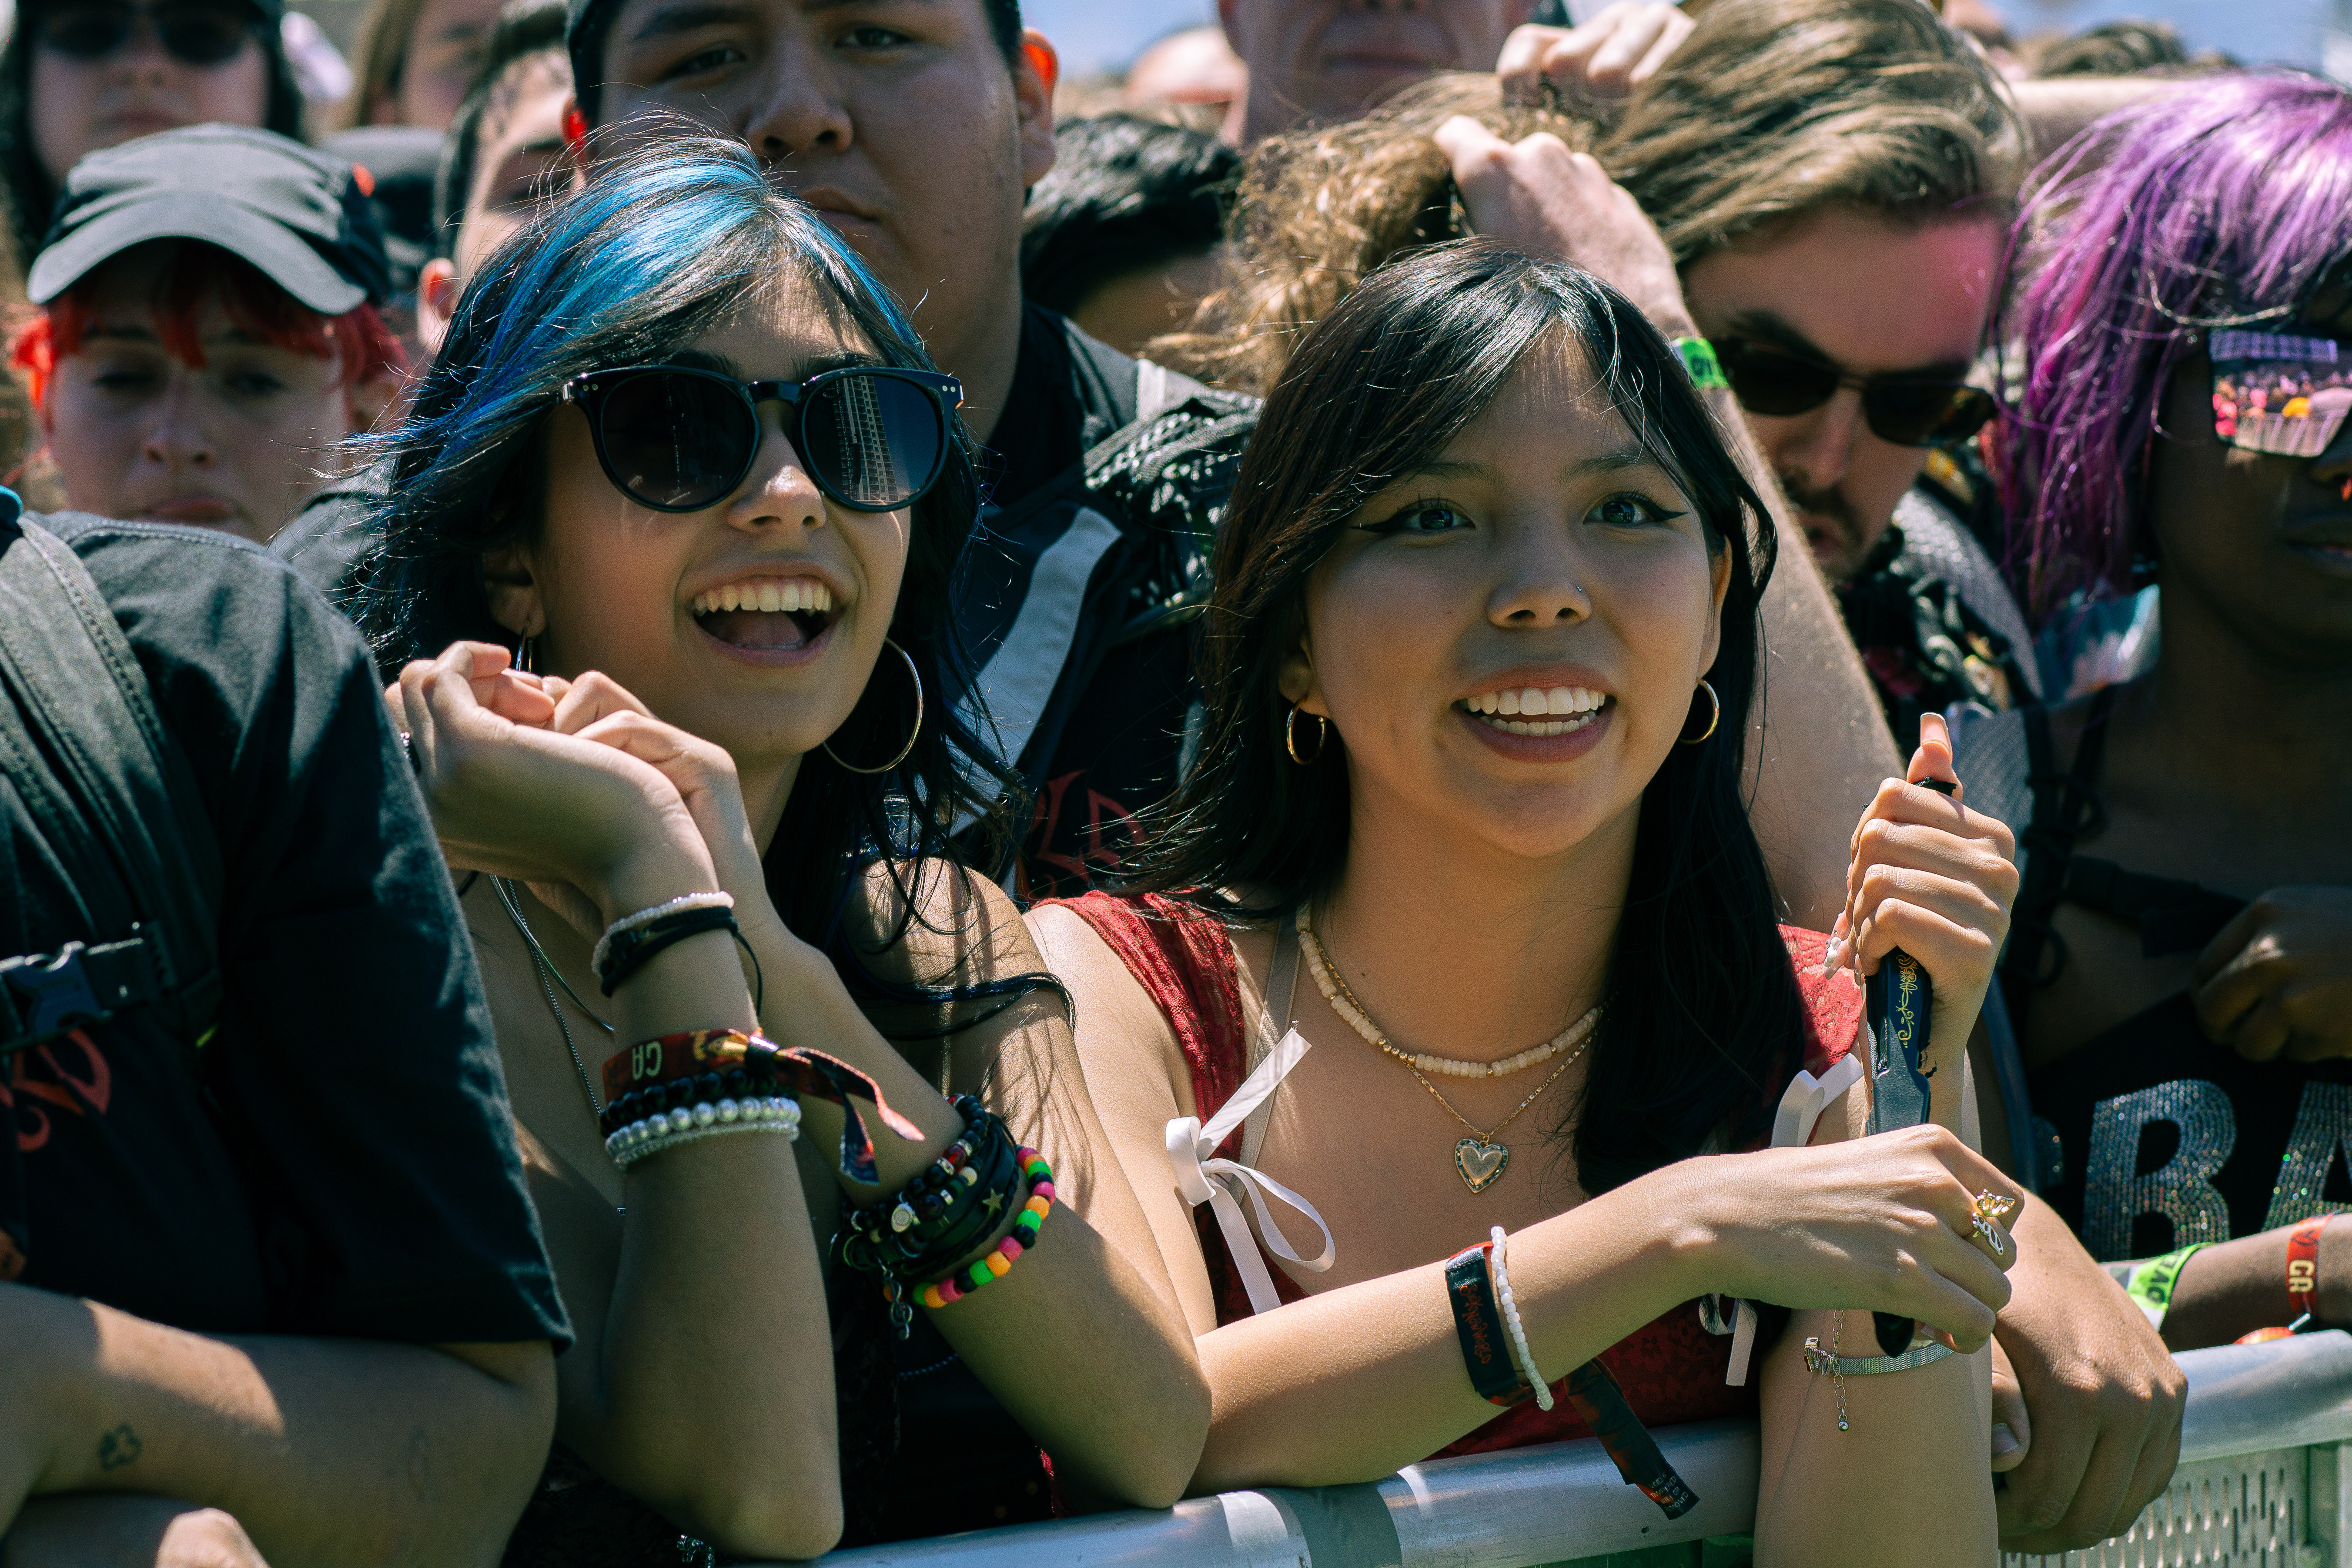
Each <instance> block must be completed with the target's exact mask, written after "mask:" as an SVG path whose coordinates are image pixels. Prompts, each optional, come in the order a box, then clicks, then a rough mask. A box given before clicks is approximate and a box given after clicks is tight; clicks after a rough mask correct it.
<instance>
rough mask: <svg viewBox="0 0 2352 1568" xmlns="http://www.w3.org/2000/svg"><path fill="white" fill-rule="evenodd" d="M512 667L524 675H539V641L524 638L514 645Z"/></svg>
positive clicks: (532, 638)
mask: <svg viewBox="0 0 2352 1568" xmlns="http://www.w3.org/2000/svg"><path fill="white" fill-rule="evenodd" d="M514 667H515V668H516V669H518V670H520V672H521V673H523V674H525V675H537V674H538V673H539V639H538V638H537V637H522V638H520V639H518V640H517V641H516V643H515V656H514Z"/></svg>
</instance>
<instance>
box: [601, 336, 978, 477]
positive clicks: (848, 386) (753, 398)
mask: <svg viewBox="0 0 2352 1568" xmlns="http://www.w3.org/2000/svg"><path fill="white" fill-rule="evenodd" d="M772 399H773V400H778V401H781V402H784V403H789V404H791V405H792V406H793V420H792V425H791V427H790V432H789V433H790V435H791V437H792V441H793V447H794V449H795V450H797V451H798V452H799V453H800V455H801V461H802V462H803V463H804V464H806V465H807V467H808V474H809V477H810V478H811V479H814V480H815V481H816V485H817V489H821V490H823V491H824V493H825V494H826V495H827V496H829V497H830V498H832V499H833V500H835V501H838V502H839V503H840V504H842V505H843V506H845V507H847V508H849V509H850V510H852V511H896V510H898V508H900V507H902V506H909V505H912V504H913V503H914V502H915V501H917V500H921V499H922V497H923V495H924V493H925V492H926V491H928V490H929V489H930V488H931V487H932V486H933V485H935V484H937V483H938V482H939V478H940V474H942V473H944V472H945V471H946V469H947V463H948V456H949V454H950V452H952V451H953V450H954V447H955V442H954V440H953V437H952V436H951V433H950V432H951V429H952V426H951V425H950V421H951V420H952V419H953V418H954V417H955V411H956V408H957V406H958V405H960V404H961V403H962V401H963V386H962V384H961V383H960V382H958V381H957V380H956V378H955V377H953V376H951V375H941V374H939V373H938V372H936V371H928V370H899V369H897V368H895V367H891V366H886V365H852V366H850V367H849V368H848V369H846V370H829V371H826V372H825V373H824V374H822V375H813V376H811V377H809V378H808V379H807V380H806V381H750V382H744V381H737V380H735V379H734V378H733V377H732V376H726V375H721V374H719V373H718V372H717V371H709V370H697V369H695V368H693V367H692V366H690V365H682V364H638V365H628V366H625V367H624V368H622V369H619V370H598V371H591V372H589V373H588V374H585V375H575V376H573V377H572V379H571V380H570V381H568V382H565V383H564V384H563V401H564V402H566V403H574V404H577V405H580V409H581V412H583V414H585V415H587V416H588V428H589V431H590V433H591V434H592V436H593V437H594V439H595V442H596V460H597V461H598V462H599V463H602V464H603V465H604V477H605V478H606V479H611V480H612V481H613V483H614V486H615V487H617V488H618V489H620V491H621V493H622V494H624V495H625V496H627V497H628V498H629V499H630V500H634V501H635V502H636V503H637V504H638V505H640V506H646V507H651V508H652V509H653V510H656V511H700V510H703V509H704V508H705V507H710V506H716V505H718V504H719V502H720V501H722V500H726V499H727V498H728V497H729V496H730V495H733V494H734V493H735V489H736V487H737V486H739V485H740V484H741V483H742V482H743V479H744V476H745V475H747V474H749V473H750V472H751V464H752V463H753V461H755V460H756V459H757V458H758V457H759V455H760V414H759V405H761V404H762V403H766V402H768V401H770V400H772Z"/></svg>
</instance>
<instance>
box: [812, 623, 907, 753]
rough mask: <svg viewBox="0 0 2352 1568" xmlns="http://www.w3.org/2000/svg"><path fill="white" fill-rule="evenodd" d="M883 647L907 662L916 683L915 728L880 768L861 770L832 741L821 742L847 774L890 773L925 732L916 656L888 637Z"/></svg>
mask: <svg viewBox="0 0 2352 1568" xmlns="http://www.w3.org/2000/svg"><path fill="white" fill-rule="evenodd" d="M882 646H883V647H887V648H888V649H889V650H890V651H891V652H893V653H895V654H897V655H898V657H899V658H903V659H905V660H906V661H907V679H909V680H911V681H913V682H914V683H915V728H914V730H913V731H911V732H909V733H908V736H907V743H906V744H905V745H903V746H901V747H899V748H898V755H897V756H895V757H893V758H891V759H890V760H889V761H888V762H887V763H883V764H882V765H881V766H880V767H878V768H861V767H858V766H856V765H855V764H854V763H845V762H842V760H841V753H840V752H836V751H835V750H834V749H833V742H831V741H824V742H819V746H820V749H822V750H823V751H824V754H825V755H826V756H828V757H831V758H832V759H833V760H834V762H835V763H838V764H839V765H840V766H841V767H842V768H844V769H845V770H846V771H847V772H850V773H888V772H889V771H890V770H891V769H892V768H895V767H897V766H898V764H899V763H903V762H905V761H906V760H907V758H908V756H909V755H910V754H911V753H912V752H914V750H915V738H916V736H918V735H920V734H921V733H922V732H923V672H922V671H921V670H919V669H917V668H915V656H914V655H913V654H911V653H908V651H907V650H906V649H905V648H902V647H899V646H898V644H897V643H895V642H893V641H891V640H890V639H889V638H888V637H884V638H883V639H882Z"/></svg>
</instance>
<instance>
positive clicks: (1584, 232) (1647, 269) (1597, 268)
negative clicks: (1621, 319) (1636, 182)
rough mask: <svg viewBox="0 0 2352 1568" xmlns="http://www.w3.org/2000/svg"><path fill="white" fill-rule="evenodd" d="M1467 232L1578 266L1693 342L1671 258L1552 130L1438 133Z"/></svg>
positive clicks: (1635, 212) (1465, 121) (1621, 194)
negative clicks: (1521, 137) (1512, 134)
mask: <svg viewBox="0 0 2352 1568" xmlns="http://www.w3.org/2000/svg"><path fill="white" fill-rule="evenodd" d="M1434 140H1435V141H1436V142H1437V145H1438V146H1439V148H1441V149H1442V150H1443V151H1444V153H1445V156H1446V157H1447V158H1448V159H1449V160H1450V161H1451V162H1452V163H1453V164H1454V184H1455V185H1456V186H1457V187H1459V188H1460V190H1461V192H1462V202H1463V205H1464V206H1465V208H1466V209H1467V210H1468V212H1469V215H1470V224H1471V226H1472V227H1474V228H1475V229H1476V230H1477V231H1478V232H1479V233H1480V234H1482V235H1486V236H1488V237H1491V238H1495V239H1499V240H1501V241H1503V242H1504V243H1505V244H1506V245H1511V246H1516V247H1517V248H1519V249H1521V250H1524V251H1526V252H1527V253H1528V255H1530V256H1534V257H1538V258H1543V259H1546V260H1559V261H1565V262H1567V263H1569V264H1570V266H1572V267H1580V268H1583V269H1584V270H1585V271H1587V272H1590V273H1591V274H1592V275H1593V276H1594V277H1596V278H1598V279H1601V281H1602V282H1604V283H1607V284H1610V285H1611V286H1612V287H1613V288H1614V289H1616V290H1617V291H1618V292H1619V293H1621V294H1622V295H1624V296H1625V297H1626V298H1627V299H1629V300H1633V303H1634V304H1635V305H1636V306H1638V307H1640V309H1641V311H1642V314H1643V315H1644V316H1646V317H1648V318H1649V320H1650V324H1651V325H1652V326H1654V327H1656V328H1657V329H1658V330H1659V331H1662V332H1664V333H1665V334H1666V335H1667V336H1668V337H1683V336H1696V335H1697V329H1696V328H1695V327H1693V326H1692V325H1691V321H1690V312H1689V310H1687V309H1686V308H1685V306H1684V304H1683V287H1682V280H1681V279H1680V278H1679V277H1677V276H1676V275H1675V258H1674V257H1673V256H1672V255H1671V254H1670V253H1669V252H1668V251H1667V249H1666V246H1665V242H1664V240H1662V239H1660V238H1659V237H1658V231H1657V229H1656V227H1655V226H1653V225H1652V224H1651V222H1650V220H1649V219H1648V218H1647V217H1645V216H1643V213H1642V209H1641V206H1640V205H1639V204H1637V203H1636V202H1635V201H1634V200H1633V194H1632V193H1631V192H1629V191H1627V190H1626V189H1625V187H1624V186H1622V185H1621V184H1617V182H1616V181H1614V180H1612V179H1611V178H1610V177H1609V174H1608V172H1607V171H1606V170H1604V169H1602V168H1601V165H1600V163H1597V162H1596V161H1595V160H1594V159H1593V158H1592V157H1591V155H1590V154H1588V153H1571V152H1570V151H1569V150H1568V144H1567V143H1566V142H1562V141H1561V140H1560V139H1559V137H1557V136H1554V135H1551V134H1550V133H1549V132H1538V133H1537V134H1535V135H1533V136H1530V137H1528V138H1527V139H1526V140H1525V141H1522V142H1506V141H1504V140H1503V139H1502V138H1501V137H1499V136H1497V135H1496V134H1495V133H1494V132H1491V131H1489V130H1487V129H1486V127H1485V126H1483V125H1481V124H1479V123H1478V122H1477V121H1475V120H1473V119H1471V118H1469V117H1468V116H1467V115H1461V114H1457V115H1455V116H1454V118H1453V119H1451V120H1449V121H1446V122H1445V123H1444V124H1443V125H1441V126H1439V127H1438V128H1437V132H1436V136H1435V138H1434Z"/></svg>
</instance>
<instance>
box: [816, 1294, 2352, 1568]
mask: <svg viewBox="0 0 2352 1568" xmlns="http://www.w3.org/2000/svg"><path fill="white" fill-rule="evenodd" d="M2179 1359H2180V1366H2181V1370H2182V1371H2183V1372H2184V1373H2187V1374H2188V1377H2189V1409H2188V1415H2187V1416H2186V1418H2185V1420H2184V1421H2183V1423H2182V1427H2181V1440H2180V1468H2179V1470H2178V1471H2177V1472H2176V1473H2175V1475H2174V1477H2173V1480H2172V1485H2171V1486H2170V1488H2169V1489H2168V1490H2167V1492H2166V1494H2165V1495H2164V1496H2163V1497H2162V1498H2159V1499H2158V1500H2156V1501H2155V1502H2153V1503H2151V1504H2150V1505H2149V1506H2148V1508H2147V1510H2146V1511H2145V1512H2144V1513H2142V1514H2141V1515H2140V1518H2139V1520H2138V1521H2137V1522H2136V1523H2135V1524H2134V1525H2133V1527H2132V1529H2131V1530H2130V1531H2127V1532H2126V1534H2124V1535H2122V1536H2118V1537H2116V1539H2115V1540H2113V1541H2109V1542H2104V1543H2102V1544H2101V1545H2098V1546H2095V1547H2092V1548H2090V1549H2088V1550H2086V1551H2083V1552H2068V1553H2066V1554H2065V1555H2064V1556H2063V1557H2021V1556H2017V1555H2014V1554H2012V1555H2011V1556H2009V1557H2006V1558H2004V1559H2003V1563H2004V1568H2189V1565H2194V1568H2209V1565H2210V1568H2352V1335H2347V1334H2345V1333H2343V1332H2341V1331H2334V1330H2331V1331H2326V1332H2324V1333H2314V1334H2304V1335H2300V1336H2298V1337H2296V1338H2294V1339H2290V1340H2275V1341H2273V1342H2269V1343H2266V1344H2259V1345H2223V1346H2219V1347H2216V1348H2214V1349H2211V1350H2202V1351H2189V1352H2186V1353H2184V1354H2183V1355H2182V1356H2181V1357H2180V1358H2179ZM1656 1436H1657V1438H1658V1445H1659V1447H1661V1448H1663V1449H1664V1451H1665V1454H1666V1457H1667V1458H1669V1459H1671V1460H1673V1461H1674V1465H1675V1469H1676V1470H1678V1471H1679V1472H1681V1474H1682V1476H1683V1478H1684V1479H1685V1480H1687V1481H1689V1482H1690V1484H1691V1486H1692V1488H1693V1489H1695V1490H1696V1492H1697V1493H1698V1494H1699V1497H1700V1499H1701V1502H1700V1504H1699V1506H1698V1507H1697V1508H1696V1509H1695V1510H1692V1511H1691V1512H1690V1513H1688V1514H1685V1516H1684V1517H1683V1518H1681V1519H1678V1520H1675V1521H1666V1520H1664V1519H1662V1518H1661V1517H1660V1516H1659V1514H1658V1510H1657V1509H1656V1508H1655V1507H1654V1506H1653V1505H1652V1504H1651V1503H1650V1501H1649V1500H1647V1499H1646V1498H1644V1497H1643V1495H1642V1494H1641V1493H1640V1492H1638V1491H1636V1490H1634V1489H1633V1488H1631V1487H1629V1486H1627V1485H1625V1484H1624V1483H1623V1482H1622V1480H1620V1479H1618V1475H1617V1470H1616V1467H1615V1466H1613V1465H1612V1464H1611V1463H1610V1461H1609V1458H1608V1456H1607V1455H1605V1454H1603V1453H1602V1452H1601V1446H1600V1444H1598V1443H1597V1442H1594V1441H1591V1439H1585V1440H1583V1441H1580V1442H1574V1443H1551V1444H1546V1445H1544V1446H1542V1447H1532V1448H1515V1449H1512V1450H1510V1451H1509V1452H1507V1453H1501V1454H1482V1455H1478V1456H1475V1457H1474V1458H1462V1459H1433V1460H1430V1461H1428V1462H1427V1463H1424V1464H1419V1465H1408V1466H1406V1467H1405V1468H1403V1469H1402V1470H1400V1471H1398V1472H1397V1473H1396V1474H1395V1475H1392V1476H1390V1477H1388V1478H1387V1479H1384V1480H1380V1481H1370V1482H1365V1483H1362V1484H1360V1485H1356V1486H1342V1487H1318V1488H1312V1489H1294V1488H1287V1487H1266V1488H1263V1489H1257V1490H1254V1491H1237V1492H1225V1493H1223V1494H1221V1495H1219V1496H1216V1497H1208V1498H1193V1499H1189V1500H1186V1501H1184V1502H1181V1503H1179V1504H1177V1505H1176V1506H1175V1507H1174V1508H1172V1509H1166V1510H1159V1511H1156V1512H1155V1511H1145V1510H1133V1511H1129V1512H1124V1513H1108V1514H1093V1515H1088V1516H1087V1517H1085V1518H1082V1519H1068V1520H1057V1521H1054V1522H1052V1523H1048V1524H1031V1525H1021V1526H1017V1527H1014V1528H1011V1529H1005V1530H985V1531H974V1532H972V1533H971V1534H968V1535H954V1536H946V1537H941V1538H940V1539H936V1540H931V1541H912V1542H902V1543H899V1544H897V1545H892V1546H875V1547H866V1548H863V1549H861V1550H858V1551H854V1552H835V1553H833V1554H832V1555H830V1556H828V1557H825V1558H824V1559H823V1560H822V1562H823V1564H824V1568H944V1565H946V1564H950V1563H952V1564H955V1565H956V1568H1538V1565H1541V1564H1551V1565H1555V1568H1574V1565H1576V1564H1580V1563H1584V1564H1589V1565H1591V1568H1599V1565H1600V1563H1601V1562H1603V1561H1607V1562H1609V1563H1610V1565H1611V1568H1620V1565H1622V1568H1631V1565H1632V1564H1633V1563H1636V1562H1643V1558H1636V1557H1631V1556H1627V1555H1622V1554H1633V1553H1641V1554H1643V1557H1644V1558H1653V1559H1654V1560H1655V1561H1658V1562H1660V1563H1663V1562H1664V1561H1666V1560H1668V1559H1670V1558H1675V1557H1678V1556H1679V1557H1683V1559H1684V1560H1685V1561H1688V1562H1690V1563H1694V1564H1696V1563H1700V1562H1701V1561H1702V1557H1701V1554H1700V1553H1699V1551H1698V1549H1697V1548H1696V1547H1685V1548H1684V1552H1682V1553H1676V1552H1671V1551H1667V1552H1659V1551H1657V1550H1656V1549H1659V1548H1672V1547H1675V1545H1676V1544H1677V1543H1681V1542H1700V1541H1702V1540H1704V1539H1706V1538H1707V1537H1725V1536H1738V1535H1740V1534H1742V1533H1744V1532H1745V1531H1748V1528H1749V1527H1750V1525H1751V1524H1752V1522H1753V1519H1754V1513H1755V1504H1756V1467H1757V1440H1756V1431H1755V1428H1754V1427H1753V1426H1750V1425H1749V1424H1748V1423H1745V1422H1738V1421H1708V1422H1700V1423H1697V1424H1695V1425H1692V1426H1675V1427H1667V1428H1663V1429H1661V1430H1660V1431H1659V1432H1658V1433H1657V1434H1656ZM1685 1554H1686V1555H1685ZM1706 1555H1709V1556H1712V1555H1714V1554H1713V1553H1711V1552H1710V1553H1707V1554H1706ZM1643 1568H1647V1563H1646V1562H1643Z"/></svg>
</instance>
